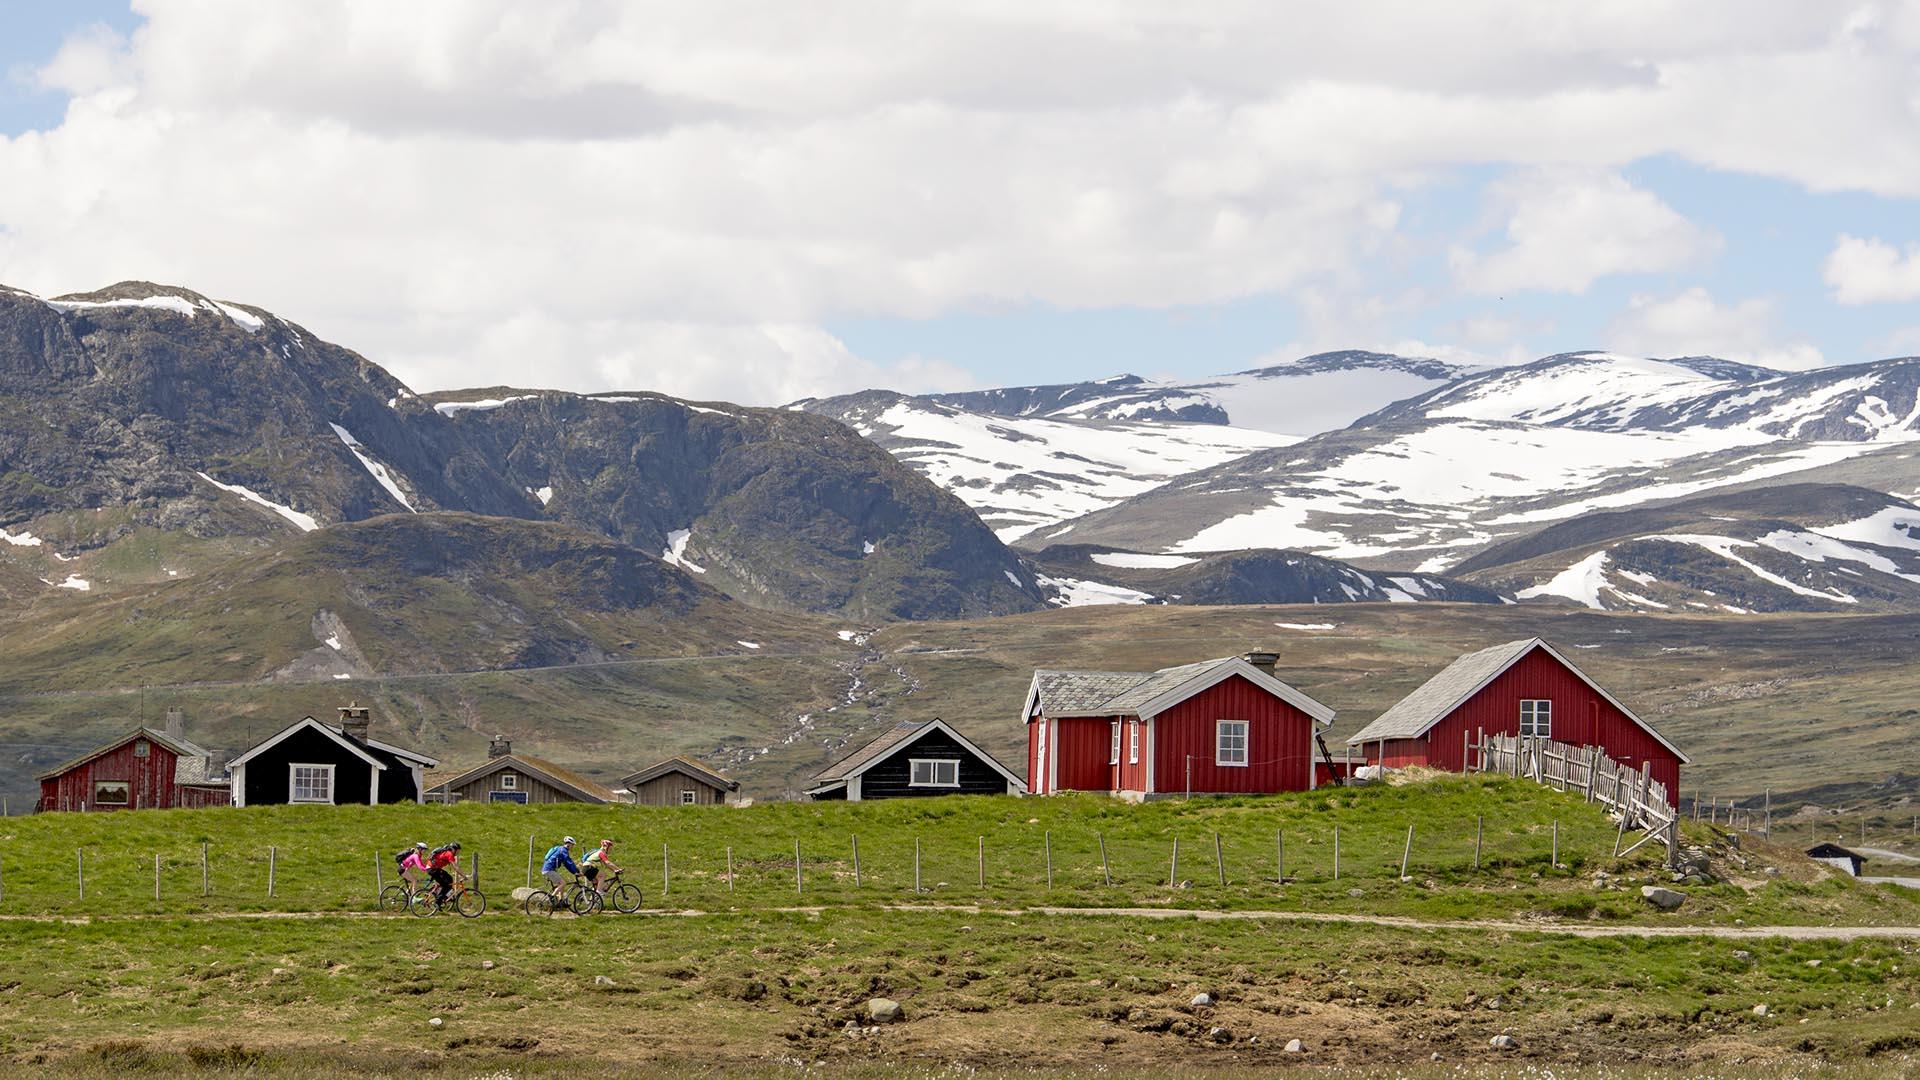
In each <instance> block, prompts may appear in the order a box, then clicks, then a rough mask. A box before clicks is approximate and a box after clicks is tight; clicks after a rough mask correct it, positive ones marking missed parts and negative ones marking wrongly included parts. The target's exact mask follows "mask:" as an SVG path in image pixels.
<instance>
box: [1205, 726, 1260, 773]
mask: <svg viewBox="0 0 1920 1080" xmlns="http://www.w3.org/2000/svg"><path fill="white" fill-rule="evenodd" d="M1234 736H1237V737H1238V739H1239V742H1240V746H1239V751H1240V760H1238V761H1233V760H1230V759H1229V758H1228V756H1227V752H1228V747H1227V740H1228V738H1229V737H1234ZM1252 744H1253V725H1252V724H1251V723H1248V722H1247V721H1245V720H1215V721H1214V722H1213V763H1214V764H1215V765H1220V766H1224V767H1226V768H1230V769H1244V768H1246V767H1247V759H1248V758H1249V757H1250V756H1251V755H1249V754H1248V751H1249V750H1250V749H1251V748H1252Z"/></svg>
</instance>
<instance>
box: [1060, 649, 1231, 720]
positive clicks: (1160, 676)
mask: <svg viewBox="0 0 1920 1080" xmlns="http://www.w3.org/2000/svg"><path fill="white" fill-rule="evenodd" d="M1231 659H1232V658H1231V657H1223V658H1221V659H1217V660H1202V661H1201V662H1199V663H1197V664H1182V665H1180V666H1179V667H1170V668H1161V669H1160V670H1158V671H1047V670H1040V671H1036V672H1034V673H1033V674H1034V677H1035V678H1036V679H1037V680H1038V681H1039V686H1040V713H1041V715H1043V716H1126V715H1129V714H1131V713H1134V712H1137V711H1139V708H1140V706H1141V705H1144V704H1146V703H1147V702H1149V701H1152V700H1153V699H1154V698H1156V697H1159V696H1160V695H1161V694H1164V693H1166V692H1167V691H1169V690H1171V689H1173V688H1174V687H1176V686H1179V685H1180V684H1181V683H1184V682H1186V681H1187V680H1189V679H1192V678H1194V677H1195V676H1197V675H1199V674H1200V673H1201V672H1203V671H1205V670H1207V669H1208V668H1210V667H1213V666H1214V665H1215V664H1224V663H1226V662H1228V661H1229V660H1231Z"/></svg>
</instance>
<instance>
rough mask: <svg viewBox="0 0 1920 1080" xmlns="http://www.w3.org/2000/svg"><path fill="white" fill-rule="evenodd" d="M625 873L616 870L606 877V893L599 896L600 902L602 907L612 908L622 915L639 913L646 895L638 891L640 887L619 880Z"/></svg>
mask: <svg viewBox="0 0 1920 1080" xmlns="http://www.w3.org/2000/svg"><path fill="white" fill-rule="evenodd" d="M626 873H627V872H626V871H625V870H618V871H615V872H614V873H613V874H611V875H609V876H608V878H607V882H608V885H607V891H606V892H604V893H601V894H600V900H601V903H602V904H603V905H605V906H607V907H611V908H613V910H615V911H617V912H619V913H620V914H622V915H631V914H633V913H634V912H636V911H639V910H640V908H641V906H642V905H644V904H645V903H646V902H647V900H646V894H644V893H642V892H641V891H640V886H638V885H635V884H633V883H632V882H627V881H622V880H620V879H621V878H623V877H625V876H626Z"/></svg>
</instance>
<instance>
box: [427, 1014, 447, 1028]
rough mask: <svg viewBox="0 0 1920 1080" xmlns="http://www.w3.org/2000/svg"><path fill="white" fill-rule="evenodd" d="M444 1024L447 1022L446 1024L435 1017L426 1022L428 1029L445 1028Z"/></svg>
mask: <svg viewBox="0 0 1920 1080" xmlns="http://www.w3.org/2000/svg"><path fill="white" fill-rule="evenodd" d="M446 1024H447V1022H446V1021H445V1020H442V1019H440V1018H439V1017H437V1016H436V1017H434V1018H433V1019H431V1020H429V1021H427V1026H428V1027H430V1028H438V1027H445V1026H446Z"/></svg>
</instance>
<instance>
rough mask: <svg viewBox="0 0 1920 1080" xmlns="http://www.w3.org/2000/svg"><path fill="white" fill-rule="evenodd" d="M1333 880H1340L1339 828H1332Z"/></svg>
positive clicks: (1336, 826)
mask: <svg viewBox="0 0 1920 1080" xmlns="http://www.w3.org/2000/svg"><path fill="white" fill-rule="evenodd" d="M1333 880H1335V881H1339V880H1340V826H1338V825H1335V826H1334V827H1333Z"/></svg>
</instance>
